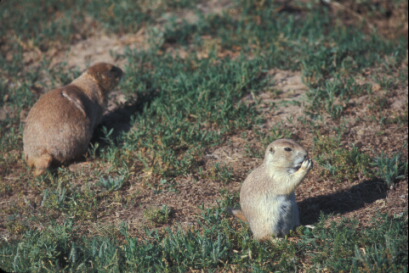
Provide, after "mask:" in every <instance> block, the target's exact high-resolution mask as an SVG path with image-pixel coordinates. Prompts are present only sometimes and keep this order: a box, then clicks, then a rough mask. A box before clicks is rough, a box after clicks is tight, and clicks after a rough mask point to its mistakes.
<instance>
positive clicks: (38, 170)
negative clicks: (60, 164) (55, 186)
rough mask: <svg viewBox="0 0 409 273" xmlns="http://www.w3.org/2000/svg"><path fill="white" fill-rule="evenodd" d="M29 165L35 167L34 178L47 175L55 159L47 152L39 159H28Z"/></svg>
mask: <svg viewBox="0 0 409 273" xmlns="http://www.w3.org/2000/svg"><path fill="white" fill-rule="evenodd" d="M27 161H28V165H29V166H30V167H34V168H35V170H34V176H39V175H42V174H44V173H45V171H46V170H47V169H48V168H49V167H50V165H51V163H52V161H53V157H52V156H51V155H50V154H49V153H47V152H45V153H43V154H42V155H41V156H39V157H35V158H28V159H27Z"/></svg>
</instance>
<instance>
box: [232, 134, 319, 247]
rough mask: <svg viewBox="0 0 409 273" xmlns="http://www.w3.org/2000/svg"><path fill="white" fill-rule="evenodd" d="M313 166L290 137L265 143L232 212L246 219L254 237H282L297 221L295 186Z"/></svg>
mask: <svg viewBox="0 0 409 273" xmlns="http://www.w3.org/2000/svg"><path fill="white" fill-rule="evenodd" d="M312 168H313V162H312V160H311V159H309V158H308V153H307V151H306V150H305V149H304V148H303V147H302V146H301V145H299V144H298V143H296V142H295V141H293V140H290V139H279V140H276V141H274V142H273V143H271V144H270V145H268V147H267V149H266V152H265V156H264V162H263V163H262V164H261V166H259V167H258V168H256V169H255V170H253V171H252V172H251V173H250V174H249V176H248V177H247V178H246V180H245V181H244V183H243V185H242V187H241V191H240V206H241V210H235V211H233V213H234V215H235V216H237V217H238V218H239V219H241V220H244V221H248V222H249V224H250V228H251V231H252V232H253V235H254V238H255V239H257V240H265V239H269V238H272V236H276V237H283V236H285V235H287V234H288V233H289V232H290V230H292V229H294V228H296V227H297V226H298V225H299V224H300V220H299V218H300V217H299V211H298V206H297V202H296V200H295V189H296V188H297V187H298V186H299V185H300V183H301V182H302V180H303V179H304V178H305V176H306V175H307V174H308V172H309V171H310V170H311V169H312Z"/></svg>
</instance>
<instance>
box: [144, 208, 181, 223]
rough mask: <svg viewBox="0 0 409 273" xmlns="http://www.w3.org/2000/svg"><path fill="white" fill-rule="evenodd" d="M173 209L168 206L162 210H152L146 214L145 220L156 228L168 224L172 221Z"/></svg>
mask: <svg viewBox="0 0 409 273" xmlns="http://www.w3.org/2000/svg"><path fill="white" fill-rule="evenodd" d="M173 213H174V211H173V209H172V208H171V207H169V206H167V205H163V206H162V207H161V208H151V209H147V210H145V212H144V216H145V218H146V219H147V220H148V221H149V222H151V223H152V224H154V225H155V226H158V225H164V224H168V223H169V222H170V220H171V217H172V214H173Z"/></svg>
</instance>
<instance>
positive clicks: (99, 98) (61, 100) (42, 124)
mask: <svg viewBox="0 0 409 273" xmlns="http://www.w3.org/2000/svg"><path fill="white" fill-rule="evenodd" d="M121 77H122V70H121V69H120V68H118V67H116V66H113V65H111V64H107V63H97V64H95V65H93V66H92V67H90V68H89V69H88V70H87V71H85V72H84V73H83V74H82V75H81V76H80V77H78V78H77V79H75V80H74V81H72V82H71V84H69V85H66V86H64V87H61V88H58V89H55V90H52V91H50V92H48V93H46V94H44V95H43V96H42V97H41V98H40V99H39V100H38V101H37V103H36V104H34V106H33V107H32V108H31V110H30V112H29V113H28V116H27V119H26V124H25V127H24V136H23V144H24V153H25V156H26V160H27V163H28V165H29V166H30V167H34V168H35V171H34V175H35V176H38V175H41V174H43V173H44V172H45V171H46V170H47V169H48V168H49V167H50V165H51V164H52V163H53V162H55V163H65V162H69V161H71V160H74V159H76V158H78V157H80V156H81V155H83V154H84V153H85V152H86V151H87V149H88V144H89V141H90V140H91V137H92V134H93V132H94V129H95V127H96V126H97V125H98V123H99V122H100V121H101V119H102V114H103V111H104V109H105V107H106V104H107V96H108V93H109V92H110V91H111V90H112V89H113V88H114V87H115V86H116V85H117V84H118V82H119V80H120V78H121Z"/></svg>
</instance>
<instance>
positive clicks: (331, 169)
mask: <svg viewBox="0 0 409 273" xmlns="http://www.w3.org/2000/svg"><path fill="white" fill-rule="evenodd" d="M314 145H315V146H314V151H315V153H316V154H317V155H318V156H317V162H318V163H319V164H320V165H321V166H323V167H324V168H325V169H326V173H327V174H329V175H331V176H332V177H334V179H335V181H337V182H343V181H346V180H347V181H353V180H356V179H358V178H359V177H361V176H363V175H368V174H370V172H371V166H370V162H371V160H370V156H369V155H367V154H365V153H363V152H361V151H360V150H359V148H358V147H356V146H352V147H351V149H346V148H343V147H342V146H341V143H340V139H339V138H332V137H326V136H319V137H317V138H315V139H314Z"/></svg>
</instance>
